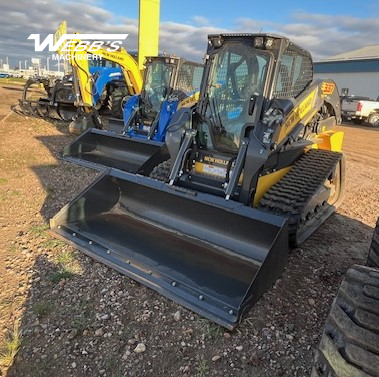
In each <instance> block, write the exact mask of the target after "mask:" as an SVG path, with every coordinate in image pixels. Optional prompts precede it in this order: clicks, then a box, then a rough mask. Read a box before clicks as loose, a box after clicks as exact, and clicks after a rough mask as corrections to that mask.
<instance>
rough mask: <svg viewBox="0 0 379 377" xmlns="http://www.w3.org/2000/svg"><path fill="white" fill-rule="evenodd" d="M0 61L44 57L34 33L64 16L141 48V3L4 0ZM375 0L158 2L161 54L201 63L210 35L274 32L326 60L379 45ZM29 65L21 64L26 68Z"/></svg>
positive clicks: (73, 25) (72, 24) (76, 25)
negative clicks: (125, 35)
mask: <svg viewBox="0 0 379 377" xmlns="http://www.w3.org/2000/svg"><path fill="white" fill-rule="evenodd" d="M0 5H1V12H0V59H2V60H3V63H4V62H5V59H6V57H8V58H9V61H10V65H11V67H12V68H13V67H14V66H15V65H18V63H19V61H20V60H21V61H23V62H24V60H25V59H28V60H29V63H30V58H32V57H43V64H46V57H47V56H51V55H48V54H47V53H44V54H42V55H38V54H40V53H35V52H34V41H33V40H28V39H27V38H28V36H29V35H30V34H32V33H38V34H41V40H43V39H45V37H46V36H47V35H48V34H51V33H54V31H55V30H56V28H57V26H58V25H59V24H60V22H61V21H62V20H66V21H67V24H68V28H69V32H81V33H95V32H104V33H128V34H129V36H128V38H127V39H126V40H125V41H124V43H123V47H125V48H126V49H129V50H136V49H137V32H138V22H137V20H138V1H137V0H123V1H105V0H79V1H75V2H74V1H70V0H50V1H47V0H17V1H9V0H0ZM378 14H379V2H378V1H377V0H375V1H374V0H365V1H360V2H358V1H352V0H348V1H346V0H345V1H343V0H332V1H330V0H319V1H317V2H313V1H302V2H295V1H291V0H287V1H283V0H281V1H279V0H271V1H254V0H234V1H230V0H229V1H227V0H218V1H212V0H208V1H204V0H191V1H189V2H184V1H173V0H161V15H160V19H161V27H160V45H159V47H160V51H166V52H168V53H172V54H176V55H179V56H183V57H186V58H188V59H195V60H198V61H200V60H201V58H202V57H203V55H204V52H205V49H206V36H207V34H209V33H215V32H222V31H228V32H259V31H263V32H274V33H278V34H282V35H285V36H287V37H289V38H290V39H292V40H293V41H294V42H296V43H297V44H299V45H301V46H302V47H304V48H306V49H308V50H309V51H310V52H311V54H312V55H313V58H314V60H316V61H317V60H322V59H323V58H326V57H330V56H333V55H336V54H339V53H342V52H346V51H351V50H354V49H357V48H360V47H363V46H367V45H373V44H379V21H378V18H377V15H378ZM23 64H24V63H22V65H23Z"/></svg>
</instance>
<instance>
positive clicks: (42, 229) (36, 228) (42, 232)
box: [29, 224, 49, 237]
mask: <svg viewBox="0 0 379 377" xmlns="http://www.w3.org/2000/svg"><path fill="white" fill-rule="evenodd" d="M48 229H49V225H48V224H39V225H33V226H31V227H30V228H29V233H30V234H32V235H33V236H36V237H47V232H46V231H47V230H48Z"/></svg>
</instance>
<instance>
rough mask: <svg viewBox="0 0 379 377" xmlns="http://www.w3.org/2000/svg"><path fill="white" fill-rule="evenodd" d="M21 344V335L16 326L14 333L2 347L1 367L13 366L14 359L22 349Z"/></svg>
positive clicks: (0, 351) (0, 350)
mask: <svg viewBox="0 0 379 377" xmlns="http://www.w3.org/2000/svg"><path fill="white" fill-rule="evenodd" d="M21 342H22V337H21V333H20V331H19V329H18V327H17V326H14V328H13V331H12V332H11V333H10V334H9V335H8V337H7V339H6V340H5V341H4V344H2V345H1V347H0V365H2V366H6V367H9V366H11V365H12V364H13V361H14V358H15V357H16V355H17V352H18V350H19V349H20V346H21Z"/></svg>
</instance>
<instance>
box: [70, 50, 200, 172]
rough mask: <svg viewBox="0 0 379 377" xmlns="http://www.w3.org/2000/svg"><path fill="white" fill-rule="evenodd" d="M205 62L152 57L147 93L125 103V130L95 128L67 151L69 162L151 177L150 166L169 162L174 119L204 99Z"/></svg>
mask: <svg viewBox="0 0 379 377" xmlns="http://www.w3.org/2000/svg"><path fill="white" fill-rule="evenodd" d="M202 72H203V66H202V64H199V63H195V62H192V61H188V60H185V59H183V58H178V57H175V56H171V57H170V56H157V57H147V58H146V62H145V74H144V81H143V86H142V92H141V94H139V95H134V96H132V97H130V98H129V100H128V101H127V102H126V103H125V105H124V110H123V119H124V127H123V129H122V130H120V131H116V132H109V131H106V130H97V129H95V128H92V129H90V130H88V131H87V132H85V133H84V134H82V135H81V136H79V137H78V138H77V139H76V140H74V141H73V142H72V143H71V144H70V145H68V146H67V147H66V148H65V149H64V150H63V152H62V157H63V159H65V160H66V161H70V162H72V163H74V164H78V165H82V166H87V167H91V168H95V169H97V170H102V169H104V168H106V167H111V168H118V169H121V170H124V171H128V172H132V173H137V172H138V173H141V174H145V175H146V174H147V175H148V173H150V170H146V168H147V166H146V165H145V162H146V161H147V160H148V159H149V158H150V157H152V158H153V157H154V159H153V160H151V161H150V163H149V164H148V165H149V166H152V167H154V165H152V162H153V164H155V163H159V162H162V161H164V160H165V159H166V158H168V152H167V148H166V146H165V144H164V141H165V136H166V129H167V126H168V124H169V123H170V120H171V118H172V116H173V114H175V112H176V111H177V110H178V108H181V107H183V106H185V107H187V108H188V107H191V106H193V105H194V104H195V103H196V101H197V99H198V95H199V90H200V82H201V77H202Z"/></svg>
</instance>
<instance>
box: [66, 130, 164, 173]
mask: <svg viewBox="0 0 379 377" xmlns="http://www.w3.org/2000/svg"><path fill="white" fill-rule="evenodd" d="M62 158H63V159H64V160H66V161H69V162H72V163H74V164H77V165H81V166H85V167H89V168H93V169H96V170H99V171H102V170H104V169H106V168H107V167H108V168H109V167H112V168H116V169H121V170H124V171H127V172H130V173H139V174H143V175H148V174H149V173H150V172H151V171H152V170H153V168H154V167H155V166H156V165H158V164H159V163H161V162H163V161H165V160H167V159H168V158H169V153H168V150H167V148H166V146H165V144H164V143H162V142H158V141H153V140H145V139H137V138H133V139H131V138H130V137H127V136H123V135H118V134H116V133H114V132H110V131H104V130H98V129H96V128H91V129H89V130H87V131H86V132H85V133H84V134H82V135H80V136H79V137H78V138H77V139H76V140H74V141H73V142H72V143H71V144H70V145H68V146H67V147H65V148H64V150H63V152H62Z"/></svg>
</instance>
